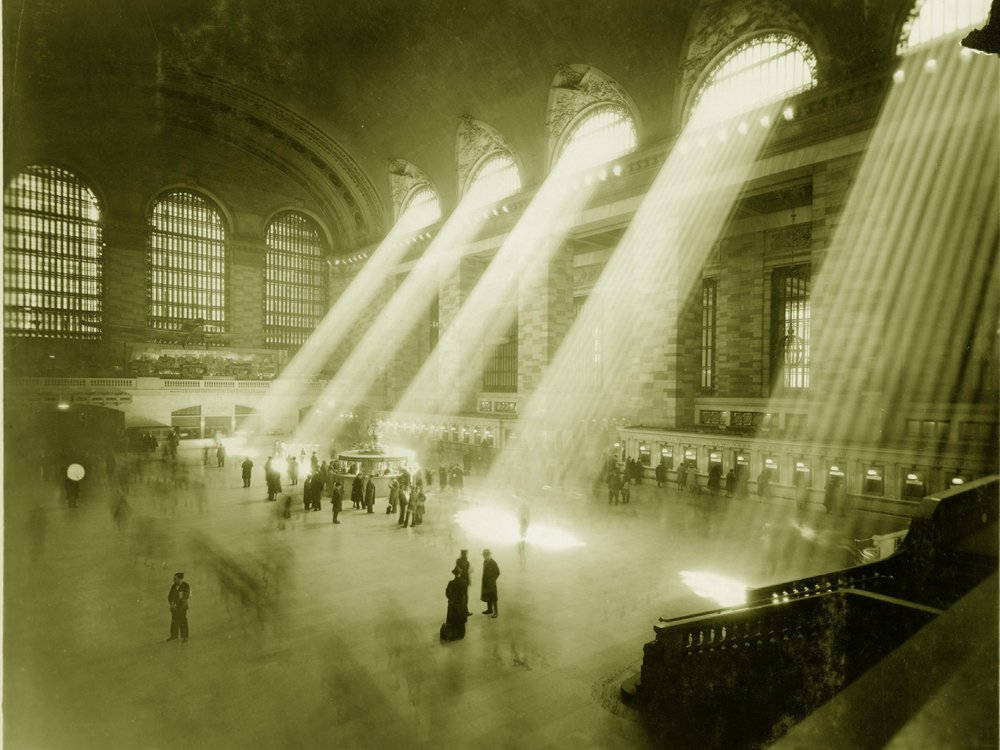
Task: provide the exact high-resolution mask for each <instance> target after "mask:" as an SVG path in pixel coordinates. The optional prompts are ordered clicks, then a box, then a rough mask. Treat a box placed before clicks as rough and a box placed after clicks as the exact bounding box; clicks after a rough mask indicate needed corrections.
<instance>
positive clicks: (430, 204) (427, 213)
mask: <svg viewBox="0 0 1000 750" xmlns="http://www.w3.org/2000/svg"><path fill="white" fill-rule="evenodd" d="M440 218H441V203H440V201H438V197H437V193H435V192H434V190H433V189H432V188H431V187H430V186H429V185H423V186H421V187H418V188H417V189H416V190H414V191H413V193H412V194H411V195H410V197H409V199H408V200H407V201H406V205H405V206H404V208H403V210H402V211H401V212H400V214H399V221H400V222H401V223H403V224H405V226H406V228H407V229H409V230H412V231H416V230H418V229H422V228H424V227H426V226H427V225H428V224H433V223H434V222H435V221H437V220H438V219H440Z"/></svg>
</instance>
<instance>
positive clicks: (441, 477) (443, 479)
mask: <svg viewBox="0 0 1000 750" xmlns="http://www.w3.org/2000/svg"><path fill="white" fill-rule="evenodd" d="M438 485H440V487H441V491H442V492H443V491H444V490H446V489H448V470H447V469H446V468H444V467H443V466H438Z"/></svg>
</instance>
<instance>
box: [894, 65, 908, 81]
mask: <svg viewBox="0 0 1000 750" xmlns="http://www.w3.org/2000/svg"><path fill="white" fill-rule="evenodd" d="M905 79H906V73H905V72H903V69H902V68H900V69H899V70H897V71H896V72H895V73H893V74H892V80H894V81H895V82H896V83H902V82H903V81H904V80H905Z"/></svg>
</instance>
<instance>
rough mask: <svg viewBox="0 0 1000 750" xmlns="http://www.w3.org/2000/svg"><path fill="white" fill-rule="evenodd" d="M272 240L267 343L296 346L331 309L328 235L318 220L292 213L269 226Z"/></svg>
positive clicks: (266, 286)
mask: <svg viewBox="0 0 1000 750" xmlns="http://www.w3.org/2000/svg"><path fill="white" fill-rule="evenodd" d="M266 242H267V255H266V258H265V263H264V341H265V343H266V344H267V345H268V346H272V347H277V348H296V347H299V346H301V345H302V344H304V343H305V341H306V339H307V338H309V335H310V334H311V333H312V332H313V331H314V330H315V328H316V326H317V325H318V324H319V322H320V320H321V319H322V317H323V315H324V314H325V312H326V309H327V300H326V275H325V273H324V268H323V265H324V261H323V256H324V254H325V245H324V243H323V237H322V234H321V233H320V230H319V227H318V226H316V223H315V222H314V221H313V220H312V219H310V218H309V217H307V216H304V215H302V214H298V213H293V212H288V213H284V214H281V215H280V216H278V217H276V218H275V219H274V221H272V222H271V223H270V224H269V225H268V227H267V239H266Z"/></svg>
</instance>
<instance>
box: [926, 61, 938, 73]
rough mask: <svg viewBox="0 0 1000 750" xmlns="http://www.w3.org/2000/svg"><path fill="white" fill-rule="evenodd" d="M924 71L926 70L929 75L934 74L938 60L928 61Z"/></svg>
mask: <svg viewBox="0 0 1000 750" xmlns="http://www.w3.org/2000/svg"><path fill="white" fill-rule="evenodd" d="M924 70H926V71H927V72H928V73H933V72H934V71H935V70H937V60H936V59H934V58H933V57H932V58H930V59H928V60H927V61H926V62H925V63H924Z"/></svg>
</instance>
